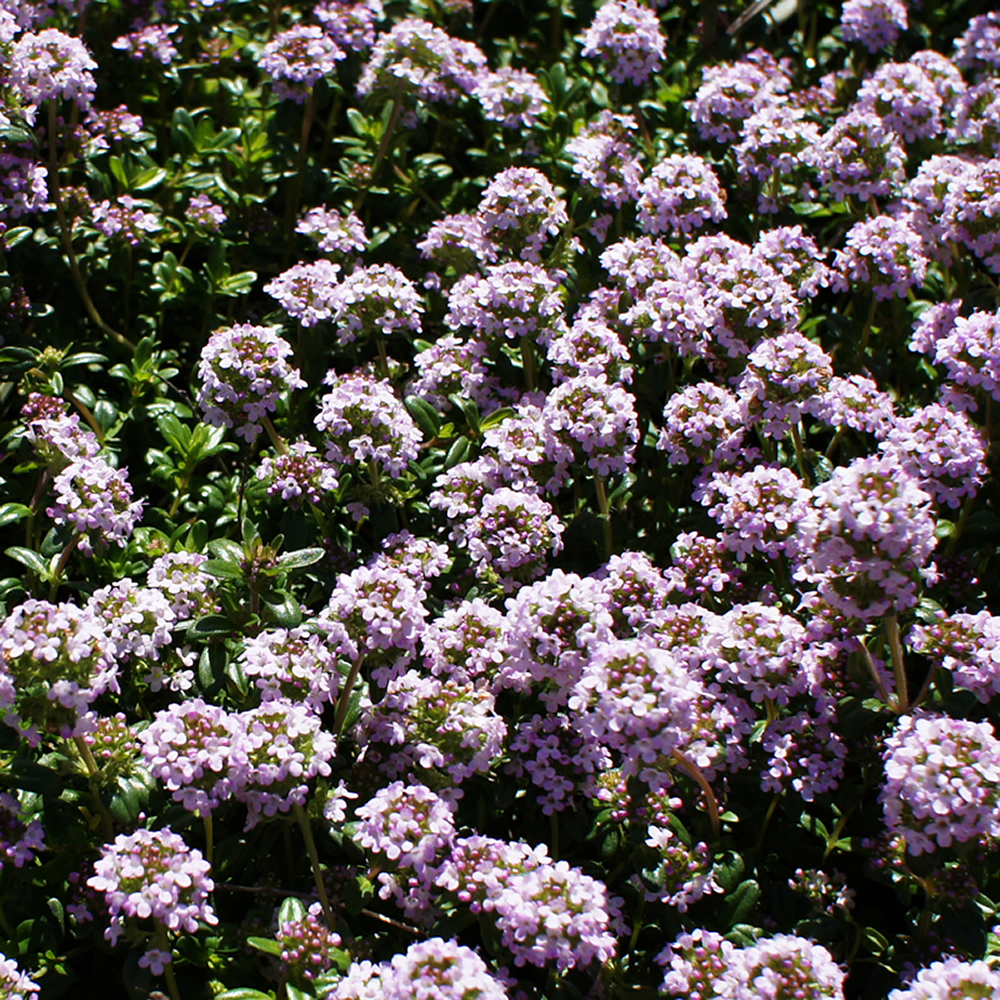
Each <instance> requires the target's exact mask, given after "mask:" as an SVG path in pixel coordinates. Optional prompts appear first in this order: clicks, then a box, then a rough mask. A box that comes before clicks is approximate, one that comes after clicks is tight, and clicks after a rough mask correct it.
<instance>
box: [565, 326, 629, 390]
mask: <svg viewBox="0 0 1000 1000" xmlns="http://www.w3.org/2000/svg"><path fill="white" fill-rule="evenodd" d="M545 352H546V355H547V356H548V359H549V361H550V362H551V363H552V365H553V368H552V380H553V381H554V382H568V381H569V380H570V379H574V378H577V377H578V376H585V377H588V378H603V379H605V380H606V381H608V382H622V383H624V384H626V385H628V384H630V383H631V381H632V366H631V365H630V364H628V362H629V361H630V360H631V355H630V354H629V351H628V348H627V347H626V346H625V345H624V344H623V343H622V341H621V338H620V337H619V336H618V334H617V333H616V332H615V331H614V330H613V329H612V328H611V327H610V326H608V325H607V324H606V323H605V322H604V321H603V320H601V319H598V318H597V317H596V316H592V315H590V314H588V313H587V312H586V310H581V312H580V314H578V315H577V317H576V319H574V320H573V323H572V325H571V326H570V327H569V329H567V330H563V331H562V332H560V333H557V334H556V335H555V336H554V337H552V338H551V340H549V342H548V344H546V345H545Z"/></svg>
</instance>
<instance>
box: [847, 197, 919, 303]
mask: <svg viewBox="0 0 1000 1000" xmlns="http://www.w3.org/2000/svg"><path fill="white" fill-rule="evenodd" d="M928 263H929V261H928V259H927V257H926V255H925V253H924V242H923V240H922V239H921V238H920V235H919V233H918V232H917V231H916V230H915V229H914V228H913V226H911V225H910V223H909V221H908V220H907V219H906V218H905V217H903V218H896V217H893V216H891V215H879V216H876V217H875V218H873V219H865V220H864V221H863V222H858V223H856V224H855V225H853V226H852V227H851V229H850V231H849V232H848V234H847V244H846V246H845V248H844V249H843V250H838V251H837V257H836V260H834V262H833V267H834V270H835V271H839V272H840V274H839V275H838V276H837V277H836V278H835V279H834V282H833V284H834V287H835V288H836V290H837V291H847V290H848V287H849V285H848V281H851V282H855V283H857V284H861V285H865V286H867V287H869V288H871V289H872V291H873V292H874V294H875V298H876V299H877V300H879V301H881V300H884V299H891V298H892V297H893V296H898V297H899V298H901V299H902V298H906V294H907V292H908V291H909V290H910V289H911V288H913V287H914V285H918V286H919V285H922V284H923V283H924V278H925V277H926V276H927V265H928ZM845 279H847V280H845Z"/></svg>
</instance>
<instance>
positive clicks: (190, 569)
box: [146, 551, 215, 620]
mask: <svg viewBox="0 0 1000 1000" xmlns="http://www.w3.org/2000/svg"><path fill="white" fill-rule="evenodd" d="M207 561H208V556H205V555H202V554H201V553H199V552H183V551H182V552H168V553H167V554H166V555H162V556H160V557H159V558H157V559H156V560H154V562H153V564H152V566H150V567H149V573H148V574H147V575H146V586H147V587H156V588H157V589H159V590H162V591H163V592H164V593H165V594H166V595H167V596H168V597H169V598H170V606H171V608H172V609H173V612H174V614H175V615H176V616H177V618H178V620H182V619H185V618H189V617H192V616H196V615H198V614H199V613H201V614H205V613H208V612H209V611H212V610H214V609H215V597H214V595H213V591H214V579H213V578H212V577H210V576H209V575H208V574H207V573H203V572H202V570H201V565H202V564H203V563H205V562H207Z"/></svg>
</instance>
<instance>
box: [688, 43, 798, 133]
mask: <svg viewBox="0 0 1000 1000" xmlns="http://www.w3.org/2000/svg"><path fill="white" fill-rule="evenodd" d="M790 86H791V81H790V80H789V78H788V76H787V75H786V74H785V72H784V70H783V69H782V68H781V67H780V66H779V65H778V63H776V62H775V60H774V58H773V57H772V56H771V55H770V53H767V52H764V51H762V50H760V49H755V50H754V51H753V52H751V53H750V54H748V55H747V56H745V57H744V58H743V59H741V60H740V61H739V62H736V63H720V64H719V65H716V66H709V67H706V69H705V70H704V73H703V78H702V83H701V86H700V87H699V88H698V91H697V93H696V94H695V95H694V100H693V101H689V102H688V104H687V105H686V107H687V109H688V110H689V111H690V112H691V117H692V119H693V120H694V122H695V124H696V125H697V126H698V134H699V135H700V136H701V138H702V139H703V140H705V141H706V142H707V141H710V140H714V141H715V142H719V143H727V144H728V143H733V142H735V141H736V139H737V137H738V135H739V132H740V130H741V129H742V122H743V121H744V119H746V118H749V117H750V116H751V115H752V114H753V113H754V112H755V111H759V110H761V109H762V108H763V107H765V106H766V105H768V104H770V103H772V102H775V101H776V95H778V94H781V93H783V92H784V91H786V90H787V89H788V88H789V87H790Z"/></svg>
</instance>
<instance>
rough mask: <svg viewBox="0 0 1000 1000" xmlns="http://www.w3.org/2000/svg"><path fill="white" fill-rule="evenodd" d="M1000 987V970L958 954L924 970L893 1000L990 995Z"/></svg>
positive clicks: (928, 999) (890, 995) (900, 990)
mask: <svg viewBox="0 0 1000 1000" xmlns="http://www.w3.org/2000/svg"><path fill="white" fill-rule="evenodd" d="M998 989H1000V973H998V972H997V970H996V969H994V968H992V967H991V966H990V965H989V964H988V963H987V962H985V961H983V960H982V959H979V960H977V961H974V962H963V961H962V959H960V958H958V957H957V956H955V955H951V956H949V957H948V958H946V959H944V960H943V961H940V962H931V964H930V965H929V966H928V967H927V968H925V969H921V970H920V971H919V972H918V973H917V975H916V978H915V979H913V980H912V981H911V982H910V983H909V984H908V985H907V986H906V987H905V988H904V989H899V990H893V991H892V992H891V993H890V994H889V1000H947V998H949V997H975V996H983V997H988V996H989V995H990V994H991V993H996V991H997V990H998Z"/></svg>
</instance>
